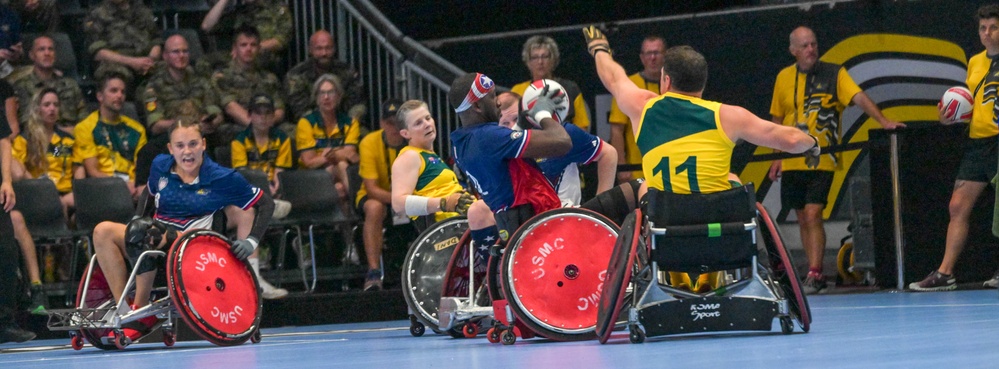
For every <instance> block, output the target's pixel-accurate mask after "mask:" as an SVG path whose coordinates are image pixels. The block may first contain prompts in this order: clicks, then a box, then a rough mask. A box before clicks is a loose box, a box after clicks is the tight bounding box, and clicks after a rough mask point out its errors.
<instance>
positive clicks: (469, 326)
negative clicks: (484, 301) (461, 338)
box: [461, 323, 479, 338]
mask: <svg viewBox="0 0 999 369" xmlns="http://www.w3.org/2000/svg"><path fill="white" fill-rule="evenodd" d="M461 333H462V334H464V335H465V338H475V336H478V335H479V325H478V324H475V323H465V326H464V327H462V329H461Z"/></svg>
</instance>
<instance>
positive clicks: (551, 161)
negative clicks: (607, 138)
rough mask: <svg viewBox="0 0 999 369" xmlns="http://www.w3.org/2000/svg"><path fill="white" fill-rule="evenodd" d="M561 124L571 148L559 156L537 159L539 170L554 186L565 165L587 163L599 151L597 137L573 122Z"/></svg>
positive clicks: (560, 176) (560, 178)
mask: <svg viewBox="0 0 999 369" xmlns="http://www.w3.org/2000/svg"><path fill="white" fill-rule="evenodd" d="M562 126H563V127H565V131H566V133H568V134H569V138H570V139H572V149H571V150H569V152H568V153H566V154H565V155H562V156H559V157H555V158H543V159H538V166H539V167H541V172H542V173H544V174H545V178H548V181H549V182H551V183H552V186H554V187H555V188H558V185H559V182H561V181H562V173H563V172H565V168H566V167H568V166H569V165H570V164H573V163H578V164H589V163H590V162H591V161H593V158H596V157H597V154H599V153H600V138H599V137H597V136H594V135H591V134H589V133H586V131H583V130H582V129H580V128H579V127H576V125H574V124H567V123H562Z"/></svg>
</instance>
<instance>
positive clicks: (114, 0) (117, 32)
mask: <svg viewBox="0 0 999 369" xmlns="http://www.w3.org/2000/svg"><path fill="white" fill-rule="evenodd" d="M83 31H84V32H85V33H86V34H87V51H88V52H89V53H90V54H91V55H92V56H93V58H94V61H96V62H97V64H98V67H97V68H96V69H95V70H94V76H95V77H97V79H100V77H99V76H100V75H102V74H103V73H105V71H109V70H114V71H115V72H117V73H120V74H122V75H124V76H125V77H126V78H128V79H129V80H130V81H132V82H135V81H136V78H135V77H136V76H144V75H146V74H147V73H149V71H150V70H151V69H152V68H153V65H154V64H155V63H156V60H158V59H159V58H160V50H161V49H160V43H162V39H161V38H160V29H159V27H157V25H156V21H155V18H154V17H153V12H152V11H151V10H149V8H147V7H146V6H145V5H143V4H142V2H141V1H137V0H104V1H102V2H101V3H100V4H98V5H97V6H94V7H92V8H91V9H90V13H89V14H87V18H86V19H85V20H84V23H83Z"/></svg>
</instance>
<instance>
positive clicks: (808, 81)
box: [792, 64, 815, 124]
mask: <svg viewBox="0 0 999 369" xmlns="http://www.w3.org/2000/svg"><path fill="white" fill-rule="evenodd" d="M812 68H815V67H814V66H813V67H812ZM794 72H795V73H794V93H792V95H794V123H795V124H798V123H801V122H802V121H804V119H805V114H806V113H805V108H806V106H805V105H806V104H808V98H809V95H808V94H807V93H808V87H809V86H811V85H812V82H813V81H814V80H815V73H812V72H814V71H811V72H807V73H805V90H804V91H802V92H801V95H802V100H804V101H802V102H801V110H799V109H798V74H800V73H801V70H800V69H798V65H797V64H795V65H794ZM799 111H800V112H801V119H802V120H798V112H799Z"/></svg>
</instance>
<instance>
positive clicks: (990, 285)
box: [982, 270, 999, 288]
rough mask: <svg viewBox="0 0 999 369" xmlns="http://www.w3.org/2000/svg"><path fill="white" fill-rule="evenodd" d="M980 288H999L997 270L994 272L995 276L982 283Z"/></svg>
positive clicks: (998, 273)
mask: <svg viewBox="0 0 999 369" xmlns="http://www.w3.org/2000/svg"><path fill="white" fill-rule="evenodd" d="M982 286H983V287H988V288H999V270H996V274H993V275H992V278H991V279H989V280H987V281H985V283H982Z"/></svg>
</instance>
